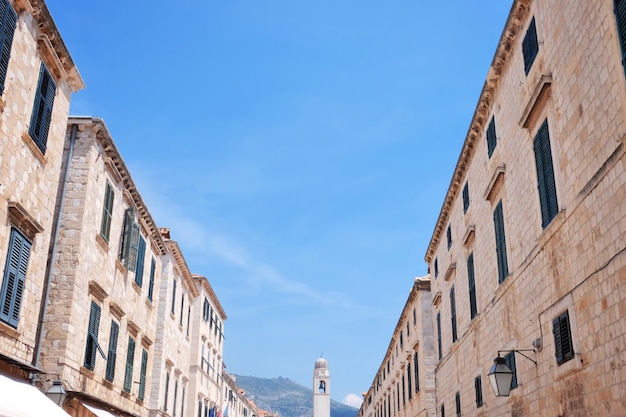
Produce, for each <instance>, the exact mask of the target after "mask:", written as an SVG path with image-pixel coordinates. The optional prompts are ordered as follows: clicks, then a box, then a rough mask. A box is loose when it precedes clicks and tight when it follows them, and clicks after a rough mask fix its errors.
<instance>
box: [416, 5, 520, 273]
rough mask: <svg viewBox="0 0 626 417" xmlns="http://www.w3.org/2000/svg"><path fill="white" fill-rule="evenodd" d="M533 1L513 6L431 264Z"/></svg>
mask: <svg viewBox="0 0 626 417" xmlns="http://www.w3.org/2000/svg"><path fill="white" fill-rule="evenodd" d="M531 3H532V0H516V1H515V2H514V3H513V6H512V7H511V11H510V12H509V17H508V19H507V21H506V24H505V26H504V30H503V31H502V35H501V36H500V42H499V43H498V47H497V49H496V53H495V55H494V57H493V60H492V62H491V66H490V68H489V71H488V73H487V79H486V81H485V84H484V85H483V89H482V91H481V93H480V97H479V99H478V104H477V105H476V109H475V110H474V115H473V116H472V121H471V123H470V126H469V129H468V132H467V135H466V138H465V142H464V143H463V148H462V149H461V155H460V156H459V160H458V161H457V164H456V167H455V169H454V174H453V175H452V180H451V181H450V185H449V187H448V192H447V193H446V197H445V199H444V201H443V205H442V207H441V211H440V212H439V218H438V219H437V223H436V225H435V230H434V231H433V235H432V237H431V239H430V243H429V244H428V249H427V250H426V256H425V257H424V259H425V260H426V262H427V263H428V264H430V262H431V260H432V259H433V258H434V254H435V250H436V248H437V246H438V245H439V241H440V240H441V235H442V233H443V232H444V231H445V228H446V225H447V223H448V218H449V216H450V210H451V209H452V205H453V203H454V201H455V199H456V196H457V195H458V193H459V189H460V187H461V184H462V183H463V180H464V178H465V175H466V172H467V168H468V167H469V165H470V163H471V160H472V156H473V155H474V150H475V147H476V141H477V140H479V139H480V138H482V137H483V132H484V128H485V124H486V122H487V121H488V120H489V116H490V115H491V108H492V106H493V100H494V96H495V92H496V90H497V88H498V84H499V81H500V77H502V75H503V73H504V70H505V68H506V66H507V65H508V62H509V59H510V56H511V51H513V50H514V48H515V41H516V39H517V36H518V34H519V32H520V29H521V27H522V23H523V22H524V21H525V19H526V17H527V15H528V12H529V9H530V4H531Z"/></svg>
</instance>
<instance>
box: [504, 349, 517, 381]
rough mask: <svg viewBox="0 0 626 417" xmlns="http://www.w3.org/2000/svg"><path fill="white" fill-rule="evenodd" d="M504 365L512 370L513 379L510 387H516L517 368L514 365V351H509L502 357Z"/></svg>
mask: <svg viewBox="0 0 626 417" xmlns="http://www.w3.org/2000/svg"><path fill="white" fill-rule="evenodd" d="M504 361H505V362H506V366H508V367H509V369H510V370H511V371H513V379H512V380H511V389H514V388H517V368H516V367H515V352H509V353H507V354H506V356H505V357H504Z"/></svg>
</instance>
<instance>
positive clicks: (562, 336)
mask: <svg viewBox="0 0 626 417" xmlns="http://www.w3.org/2000/svg"><path fill="white" fill-rule="evenodd" d="M552 333H553V334H554V347H555V352H554V353H555V356H556V362H557V364H559V365H560V364H562V363H564V362H567V361H568V360H570V359H572V358H573V357H574V348H573V345H572V333H571V330H570V324H569V312H567V311H566V312H565V313H563V314H561V315H560V316H559V317H557V318H556V319H554V320H553V321H552Z"/></svg>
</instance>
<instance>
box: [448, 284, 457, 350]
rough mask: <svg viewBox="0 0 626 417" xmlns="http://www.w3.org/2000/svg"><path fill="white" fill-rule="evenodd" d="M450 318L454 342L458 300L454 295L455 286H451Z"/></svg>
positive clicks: (454, 340) (453, 340)
mask: <svg viewBox="0 0 626 417" xmlns="http://www.w3.org/2000/svg"><path fill="white" fill-rule="evenodd" d="M450 320H451V322H452V343H454V342H456V339H457V334H456V301H455V297H454V286H452V288H450Z"/></svg>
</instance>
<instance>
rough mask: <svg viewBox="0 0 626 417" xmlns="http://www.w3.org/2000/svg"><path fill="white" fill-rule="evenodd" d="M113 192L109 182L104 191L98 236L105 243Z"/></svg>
mask: <svg viewBox="0 0 626 417" xmlns="http://www.w3.org/2000/svg"><path fill="white" fill-rule="evenodd" d="M114 197H115V192H114V191H113V187H112V186H111V184H109V182H107V184H106V188H105V190H104V205H103V207H102V223H101V224H100V236H102V238H103V239H104V240H106V241H107V242H108V241H109V235H110V232H111V217H112V216H113V199H114Z"/></svg>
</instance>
